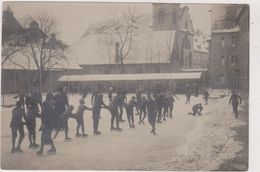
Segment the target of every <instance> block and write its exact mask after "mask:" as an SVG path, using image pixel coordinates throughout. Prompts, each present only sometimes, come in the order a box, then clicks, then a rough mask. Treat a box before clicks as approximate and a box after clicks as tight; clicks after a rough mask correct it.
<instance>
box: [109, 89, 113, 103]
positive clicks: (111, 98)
mask: <svg viewBox="0 0 260 172" xmlns="http://www.w3.org/2000/svg"><path fill="white" fill-rule="evenodd" d="M112 91H113V87H109V90H108V99H109V102H112V100H113V94H112Z"/></svg>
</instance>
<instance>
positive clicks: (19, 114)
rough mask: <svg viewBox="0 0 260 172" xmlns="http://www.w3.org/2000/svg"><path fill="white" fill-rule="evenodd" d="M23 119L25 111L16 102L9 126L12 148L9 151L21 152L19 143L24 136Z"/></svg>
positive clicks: (19, 103)
mask: <svg viewBox="0 0 260 172" xmlns="http://www.w3.org/2000/svg"><path fill="white" fill-rule="evenodd" d="M23 119H24V120H26V116H25V111H24V109H23V108H22V104H21V102H19V101H18V102H17V103H16V106H15V108H14V109H13V111H12V119H11V123H10V128H11V132H12V149H11V153H15V152H23V151H22V149H21V144H22V141H23V138H24V130H23V125H24V124H25V122H23ZM17 131H18V132H19V139H18V144H17V146H16V147H15V140H16V137H17Z"/></svg>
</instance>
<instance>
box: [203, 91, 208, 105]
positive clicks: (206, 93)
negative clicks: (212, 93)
mask: <svg viewBox="0 0 260 172" xmlns="http://www.w3.org/2000/svg"><path fill="white" fill-rule="evenodd" d="M208 99H209V92H208V91H207V90H206V91H205V92H204V101H205V103H204V105H207V104H208Z"/></svg>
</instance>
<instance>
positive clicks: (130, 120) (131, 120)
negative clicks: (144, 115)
mask: <svg viewBox="0 0 260 172" xmlns="http://www.w3.org/2000/svg"><path fill="white" fill-rule="evenodd" d="M126 114H127V120H128V123H129V126H130V128H131V127H132V126H133V125H134V111H133V110H129V109H128V110H127V113H126Z"/></svg>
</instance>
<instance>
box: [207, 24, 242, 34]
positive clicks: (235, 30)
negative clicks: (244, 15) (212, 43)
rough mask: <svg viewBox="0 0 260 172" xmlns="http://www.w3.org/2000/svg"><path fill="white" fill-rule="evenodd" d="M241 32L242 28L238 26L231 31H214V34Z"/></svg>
mask: <svg viewBox="0 0 260 172" xmlns="http://www.w3.org/2000/svg"><path fill="white" fill-rule="evenodd" d="M239 31H240V27H239V26H236V27H233V28H229V29H219V30H213V31H212V33H233V32H239Z"/></svg>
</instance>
